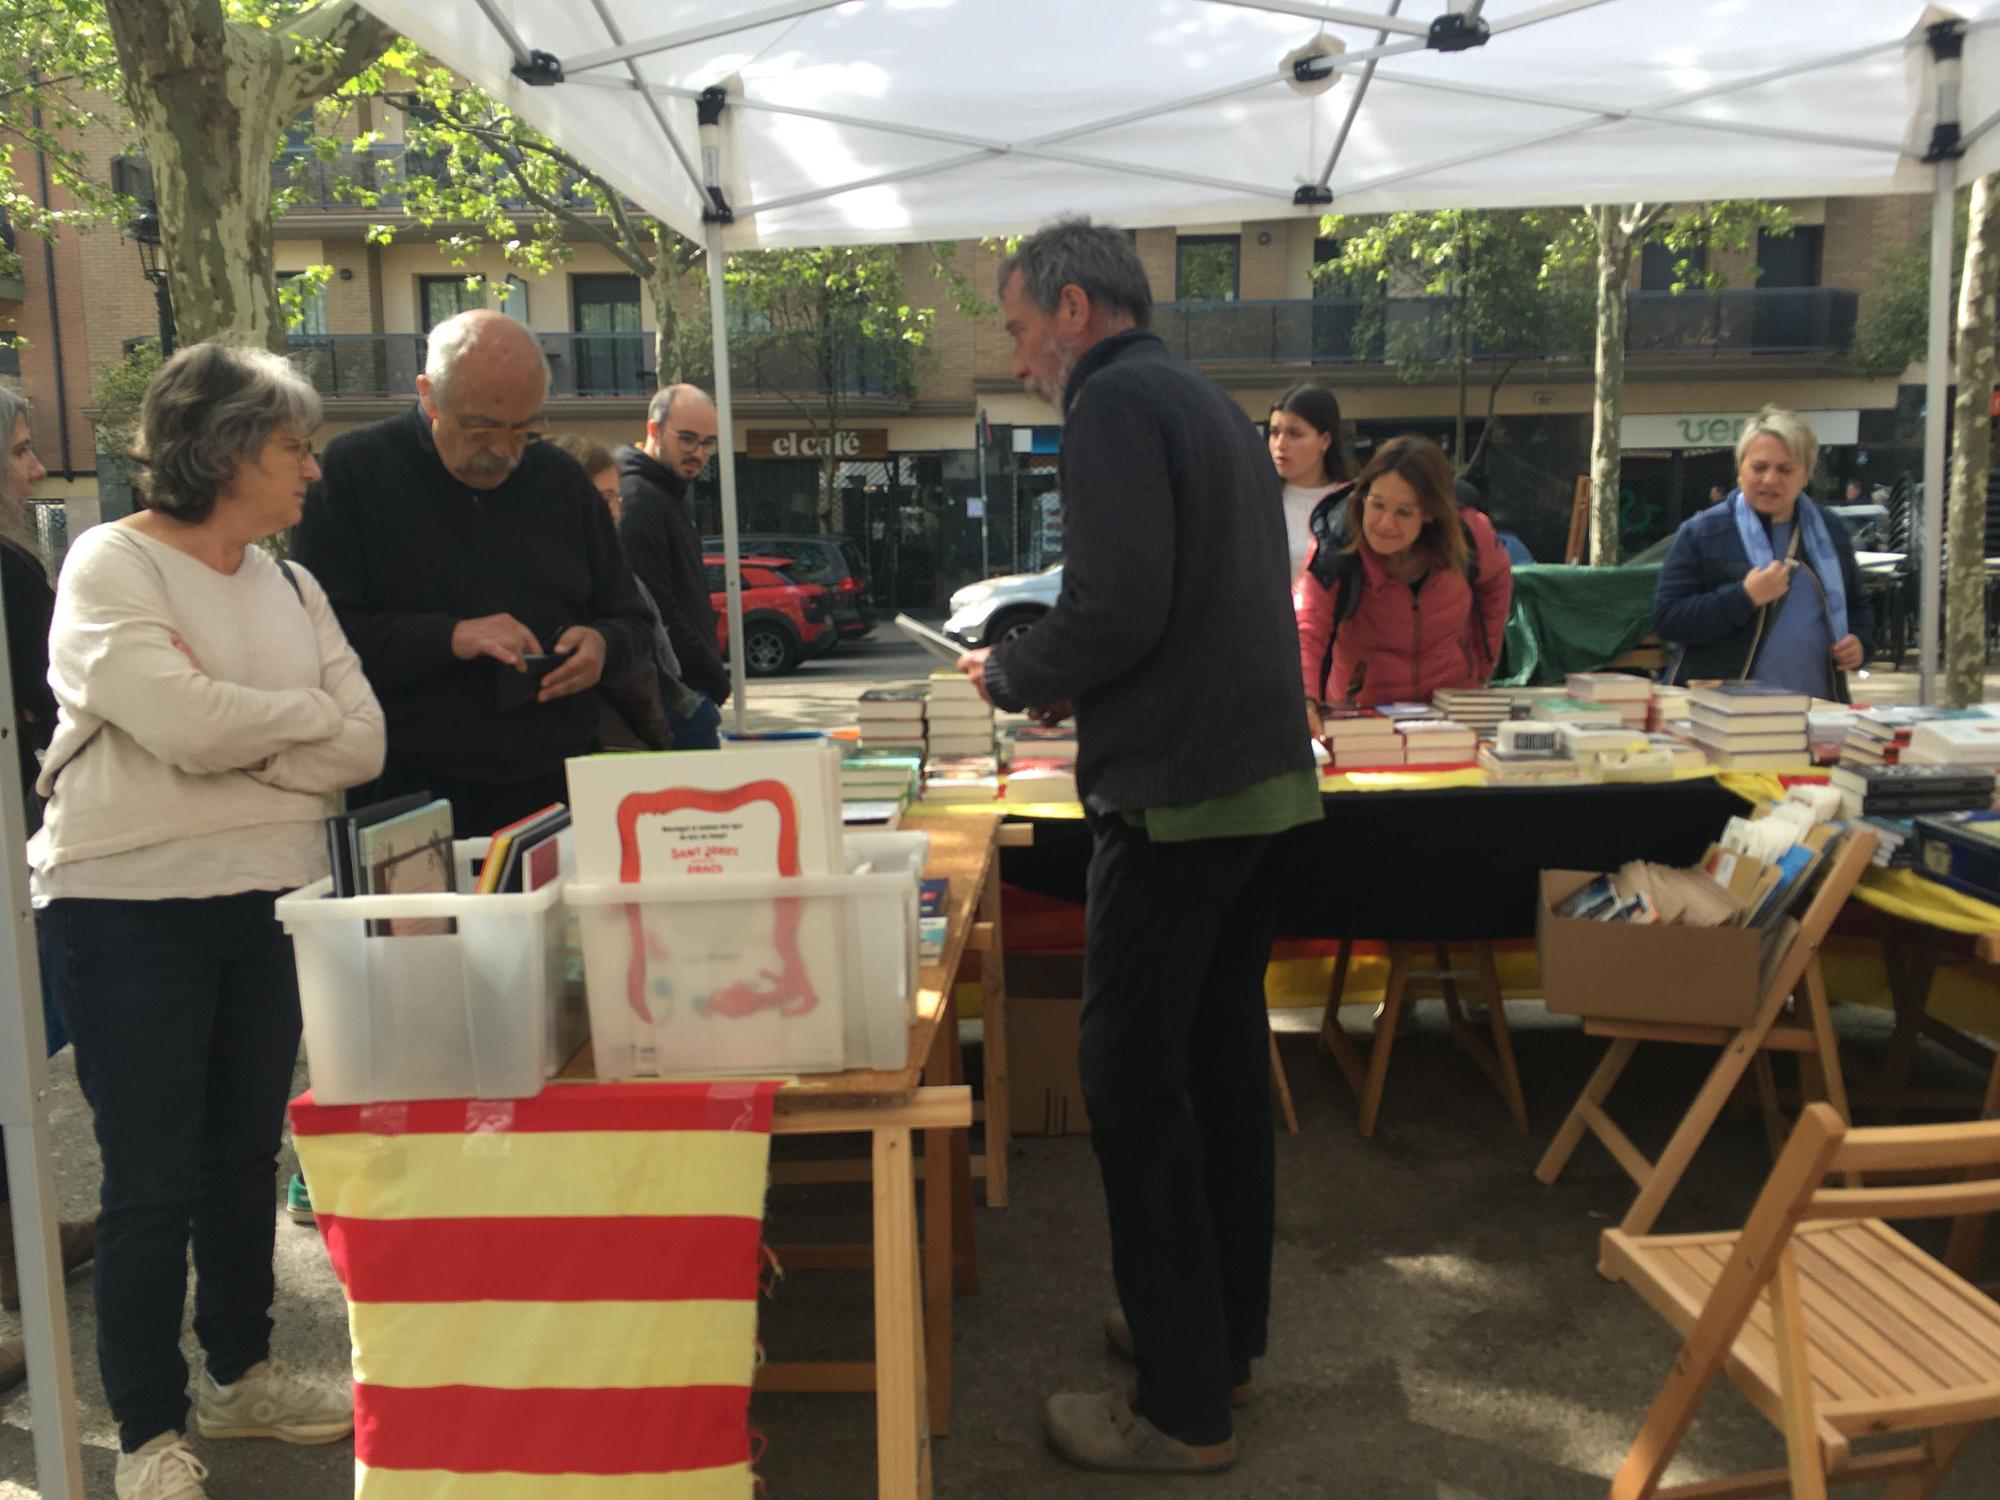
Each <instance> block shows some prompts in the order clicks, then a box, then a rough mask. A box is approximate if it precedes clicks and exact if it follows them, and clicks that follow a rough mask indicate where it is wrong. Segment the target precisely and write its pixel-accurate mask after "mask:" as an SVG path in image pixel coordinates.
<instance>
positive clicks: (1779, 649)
mask: <svg viewBox="0 0 2000 1500" xmlns="http://www.w3.org/2000/svg"><path fill="white" fill-rule="evenodd" d="M1818 457H1819V439H1818V438H1816V437H1815V436H1813V430H1812V429H1811V428H1810V427H1808V426H1807V425H1806V424H1805V422H1804V421H1803V420H1802V419H1801V418H1800V417H1799V415H1798V414H1797V413H1796V412H1791V411H1786V410H1785V409H1784V408H1783V407H1778V406H1767V407H1765V408H1764V409H1763V410H1762V411H1760V412H1758V413H1757V415H1756V416H1755V417H1754V418H1752V419H1751V420H1750V421H1749V422H1747V423H1745V424H1744V427H1743V434H1742V436H1741V437H1739V438H1737V440H1736V485H1737V487H1736V489H1735V490H1733V491H1732V492H1731V493H1730V495H1729V498H1728V499H1727V500H1724V501H1722V502H1721V503H1720V504H1718V505H1711V506H1710V507H1709V508H1708V509H1707V510H1704V511H1702V512H1701V513H1700V514H1699V515H1697V516H1694V517H1692V518H1691V519H1689V520H1688V521H1686V522H1685V523H1683V524H1682V526H1681V529H1680V531H1679V533H1678V534H1677V535H1676V536H1675V537H1674V544H1673V546H1672V548H1671V549H1669V551H1668V552H1667V560H1666V562H1665V563H1663V564H1662V565H1661V567H1660V582H1659V586H1658V588H1657V590H1656V591H1655V593H1654V595H1653V629H1654V630H1656V631H1657V632H1659V634H1660V635H1662V636H1664V637H1665V638H1666V639H1667V640H1669V641H1672V642H1674V643H1675V644H1676V645H1677V646H1678V647H1679V648H1680V649H1679V652H1678V653H1677V654H1676V656H1675V658H1674V662H1673V666H1672V667H1671V669H1670V670H1669V672H1668V674H1667V675H1668V680H1669V681H1672V682H1692V681H1698V680H1701V679H1704V678H1718V677H1719V678H1728V679H1740V678H1751V677H1754V678H1756V679H1757V680H1758V681H1759V682H1768V683H1770V684H1772V685H1773V686H1776V687H1783V688H1789V689H1791V690H1792V691H1793V692H1798V693H1810V694H1812V695H1813V696H1814V697H1816V698H1837V699H1839V700H1841V701H1842V702H1845V701H1846V700H1847V681H1846V676H1845V674H1846V673H1847V672H1849V671H1852V670H1853V669H1854V668H1856V667H1858V666H1860V665H1861V664H1862V663H1863V662H1864V661H1866V660H1867V659H1868V652H1869V649H1870V647H1871V646H1872V645H1873V643H1874V635H1875V614H1874V611H1873V610H1872V609H1871V608H1870V607H1869V604H1868V596H1867V594H1866V593H1865V592H1864V591H1863V590H1862V587H1861V575H1860V573H1859V571H1858V570H1857V569H1856V568H1855V565H1854V544H1853V543H1852V542H1851V541H1849V540H1848V536H1847V528H1846V527H1844V526H1843V525H1841V523H1840V518H1839V517H1837V516H1833V515H1829V514H1827V513H1826V512H1825V511H1823V510H1821V509H1820V508H1819V507H1818V506H1817V505H1815V504H1813V502H1812V501H1811V500H1810V499H1809V498H1807V496H1806V495H1804V494H1803V493H1801V491H1802V490H1803V488H1804V486H1805V482H1806V476H1807V475H1809V474H1810V473H1812V469H1813V463H1814V461H1815V460H1816V459H1817V458H1818Z"/></svg>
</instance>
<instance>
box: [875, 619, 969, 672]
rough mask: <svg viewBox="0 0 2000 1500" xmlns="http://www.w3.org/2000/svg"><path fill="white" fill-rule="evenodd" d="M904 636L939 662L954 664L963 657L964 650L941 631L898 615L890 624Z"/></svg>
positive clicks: (919, 621)
mask: <svg viewBox="0 0 2000 1500" xmlns="http://www.w3.org/2000/svg"><path fill="white" fill-rule="evenodd" d="M892 623H893V624H894V625H895V627H896V628H897V629H898V630H900V631H902V632H903V634H904V635H906V636H908V637H909V638H910V639H911V640H913V641H915V642H916V643H917V644H918V645H919V646H922V647H923V648H924V649H925V650H926V651H928V652H930V654H931V655H933V656H935V657H937V658H938V660H940V661H948V662H952V663H954V664H955V663H956V662H957V661H958V659H959V658H960V657H961V656H963V655H965V651H966V648H965V647H963V646H961V645H959V643H958V642H957V641H955V640H953V639H952V638H951V637H950V636H948V635H946V634H945V633H944V632H943V631H941V630H933V629H931V627H930V626H928V625H926V624H924V622H923V621H921V620H913V619H911V618H910V617H909V616H908V615H903V614H899V615H897V616H896V618H895V620H894V621H893V622H892Z"/></svg>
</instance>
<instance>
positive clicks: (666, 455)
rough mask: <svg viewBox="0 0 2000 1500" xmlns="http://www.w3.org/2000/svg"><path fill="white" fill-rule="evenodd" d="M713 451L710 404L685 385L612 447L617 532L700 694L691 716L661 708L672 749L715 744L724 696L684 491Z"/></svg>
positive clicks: (725, 682)
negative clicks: (634, 436)
mask: <svg viewBox="0 0 2000 1500" xmlns="http://www.w3.org/2000/svg"><path fill="white" fill-rule="evenodd" d="M715 450H716V436H715V405H714V403H713V402H711V401H710V400H709V399H708V397H707V396H706V395H705V394H703V393H702V392H701V391H700V390H699V389H697V388H696V387H694V386H691V385H671V386H668V387H667V388H666V389H665V390H663V391H656V392H654V393H653V400H652V404H651V405H649V406H648V407H647V408H646V437H645V440H644V441H643V442H641V443H640V444H639V446H638V447H636V448H620V449H619V450H618V488H619V492H620V494H621V495H623V497H624V501H625V513H624V516H623V517H622V518H621V519H620V521H619V523H618V534H619V536H620V538H621V539H623V541H624V543H625V551H626V553H627V554H628V555H629V556H630V557H631V559H632V571H633V572H634V573H636V574H638V576H639V581H640V582H641V583H643V584H645V585H646V591H647V592H648V593H650V594H651V595H652V596H653V601H654V603H656V604H658V605H659V607H660V618H661V619H662V620H663V621H664V622H665V623H666V627H667V638H668V639H669V640H671V641H672V642H673V645H674V654H675V655H676V656H678V657H679V658H680V662H681V675H682V677H683V678H684V679H685V680H686V682H687V684H688V686H689V687H691V688H693V689H694V690H695V691H696V692H697V693H699V694H701V698H702V701H701V703H700V704H699V705H698V706H697V707H696V709H695V710H694V712H693V713H691V714H688V715H685V716H683V715H681V714H677V713H674V712H672V711H671V710H669V712H668V717H669V719H670V720H671V721H672V723H673V730H674V748H675V749H677V750H713V749H715V748H716V746H717V745H718V744H719V743H720V739H719V736H718V729H719V727H720V725H721V722H722V716H721V712H720V710H721V707H722V705H723V704H724V703H727V702H728V701H729V665H728V663H726V662H725V661H723V659H722V652H721V651H720V650H719V649H717V647H716V643H715V610H714V607H713V606H712V605H710V603H709V588H708V568H707V566H706V564H705V563H704V561H703V550H702V545H701V532H700V531H699V530H698V529H697V528H696V526H695V524H694V511H693V508H692V506H691V505H690V504H689V502H688V493H687V487H688V485H689V483H690V482H691V481H692V480H693V479H694V478H695V477H696V476H697V475H698V474H700V473H701V471H702V466H703V465H705V464H706V463H707V462H708V457H709V455H710V454H711V453H713V452H715Z"/></svg>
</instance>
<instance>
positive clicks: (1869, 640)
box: [1653, 495, 1875, 691]
mask: <svg viewBox="0 0 2000 1500" xmlns="http://www.w3.org/2000/svg"><path fill="white" fill-rule="evenodd" d="M1799 504H1800V505H1811V504H1812V501H1810V500H1808V499H1807V498H1806V497H1805V496H1804V495H1801V496H1799ZM1820 517H1821V518H1822V519H1823V520H1824V521H1825V522H1826V529H1827V531H1828V533H1829V534H1830V535H1831V536H1832V537H1833V550H1834V551H1835V552H1836V553H1838V554H1839V556H1840V583H1841V587H1842V588H1843V589H1845V590H1846V592H1847V628H1848V630H1850V631H1851V632H1853V634H1854V635H1855V637H1856V638H1857V639H1859V640H1860V642H1861V659H1862V660H1863V661H1867V660H1868V659H1869V658H1870V657H1871V656H1873V655H1874V654H1875V610H1874V606H1873V605H1871V604H1870V603H1869V602H1868V591H1867V590H1866V589H1865V588H1863V587H1862V583H1861V570H1860V569H1859V568H1857V567H1856V566H1855V563H1854V543H1853V542H1852V541H1850V540H1849V539H1848V535H1847V527H1846V526H1845V525H1843V524H1842V523H1841V519H1840V517H1839V516H1836V515H1834V514H1832V513H1831V512H1829V511H1828V510H1826V509H1825V508H1824V507H1821V509H1820ZM1769 529H1770V523H1769V522H1768V521H1767V522H1765V530H1767V531H1768V530H1769ZM1799 556H1800V559H1801V564H1802V565H1803V560H1804V557H1805V549H1804V548H1803V547H1801V548H1800V550H1799ZM1749 571H1750V554H1749V553H1747V552H1745V551H1744V550H1743V538H1742V537H1740V536H1738V535H1737V533H1736V518H1735V516H1734V515H1733V514H1732V513H1731V510H1730V504H1729V502H1727V501H1725V502H1724V503H1722V504H1720V505H1711V506H1709V507H1708V509H1706V510H1704V511H1700V512H1698V513H1697V514H1695V515H1693V516H1691V517H1689V518H1688V519H1687V520H1686V521H1684V522H1683V523H1682V524H1681V529H1680V530H1679V531H1678V532H1676V533H1675V534H1674V544H1673V546H1671V547H1669V548H1668V549H1667V557H1666V561H1665V562H1663V563H1661V564H1660V581H1659V582H1658V583H1657V584H1656V585H1654V590H1653V629H1654V630H1655V631H1656V632H1658V633H1659V635H1660V636H1661V637H1662V638H1663V639H1666V640H1669V641H1672V642H1673V643H1674V644H1675V645H1676V646H1678V647H1679V648H1680V650H1679V653H1678V654H1677V655H1676V657H1675V659H1674V663H1673V667H1672V670H1671V672H1670V674H1669V678H1670V680H1671V681H1674V682H1692V681H1696V680H1698V679H1701V678H1708V677H1723V678H1739V677H1743V676H1745V675H1747V674H1748V670H1749V665H1750V653H1751V650H1752V649H1753V645H1754V643H1755V642H1756V641H1757V639H1758V626H1759V624H1760V622H1761V619H1762V616H1763V614H1764V612H1765V610H1768V609H1769V608H1770V606H1769V605H1765V606H1763V607H1762V608H1759V607H1758V606H1757V605H1756V604H1754V603H1752V602H1751V599H1750V596H1749V595H1748V594H1746V593H1744V592H1743V575H1744V574H1745V573H1747V572H1749ZM1792 587H1793V588H1811V587H1812V584H1811V583H1810V582H1808V581H1807V580H1805V579H1803V578H1796V577H1795V578H1794V579H1793V581H1792ZM1828 644H1829V645H1830V644H1831V642H1829V643H1828ZM1827 672H1828V674H1829V676H1830V677H1831V679H1832V681H1833V683H1834V686H1835V689H1836V691H1838V689H1839V687H1840V685H1841V680H1842V679H1841V676H1840V674H1838V673H1836V672H1834V670H1833V667H1832V665H1831V664H1830V663H1829V665H1828V667H1827Z"/></svg>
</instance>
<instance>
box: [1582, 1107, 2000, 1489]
mask: <svg viewBox="0 0 2000 1500" xmlns="http://www.w3.org/2000/svg"><path fill="white" fill-rule="evenodd" d="M1915 1169H1927V1170H1932V1171H1936V1170H1940V1169H1942V1170H1946V1171H1951V1172H1953V1173H1954V1174H1966V1175H1961V1180H1956V1181H1949V1182H1941V1183H1930V1184H1926V1185H1923V1186H1915V1187H1911V1186H1896V1187H1874V1188H1853V1187H1828V1186H1826V1185H1825V1184H1826V1180H1827V1178H1828V1177H1829V1176H1830V1175H1831V1174H1835V1173H1840V1174H1844V1175H1845V1176H1846V1177H1847V1178H1848V1179H1849V1180H1854V1179H1855V1178H1858V1177H1859V1176H1860V1175H1861V1174H1863V1173H1874V1172H1904V1171H1910V1170H1915ZM1968 1169H1969V1174H1968ZM1995 1209H2000V1121H1973V1122H1967V1123H1964V1124H1958V1125H1928V1126H1886V1127H1878V1128H1875V1129H1868V1130H1850V1129H1849V1128H1848V1127H1847V1125H1846V1124H1845V1123H1844V1122H1843V1121H1842V1119H1841V1117H1840V1115H1839V1114H1838V1113H1837V1112H1836V1111H1835V1110H1834V1109H1833V1108H1832V1107H1831V1106H1829V1105H1826V1104H1818V1103H1816V1104H1810V1105H1808V1106H1806V1109H1805V1112H1804V1114H1803V1115H1802V1116H1801V1117H1800V1120H1799V1125H1798V1128H1797V1129H1796V1130H1794V1131H1793V1132H1792V1137H1791V1141H1790V1143H1789V1144H1788V1145H1787V1146H1786V1147H1785V1149H1784V1152H1783V1153H1782V1155H1780V1157H1779V1159H1778V1164H1777V1166H1776V1168H1774V1169H1773V1171H1772V1173H1771V1176H1770V1178H1769V1180H1768V1181H1767V1182H1766V1184H1765V1186H1764V1191H1763V1192H1762V1193H1761V1194H1759V1195H1758V1198H1757V1202H1756V1205H1755V1207H1753V1208H1752V1209H1751V1211H1750V1216H1749V1218H1748V1219H1747V1220H1746V1221H1745V1222H1744V1225H1743V1228H1742V1230H1741V1231H1738V1232H1733V1233H1723V1234H1669V1235H1651V1236H1641V1235H1634V1234H1630V1233H1628V1232H1626V1231H1625V1230H1622V1229H1611V1230H1606V1231H1605V1234H1604V1238H1603V1246H1602V1255H1603V1259H1602V1263H1601V1264H1600V1266H1599V1269H1600V1270H1602V1271H1604V1272H1605V1274H1607V1275H1609V1276H1611V1277H1613V1279H1615V1280H1620V1281H1624V1282H1627V1283H1629V1284H1630V1285H1631V1287H1632V1289H1633V1290H1634V1291H1636V1292H1637V1293H1638V1294H1639V1295H1640V1296H1641V1297H1643V1298H1644V1299H1645V1300H1646V1302H1647V1304H1648V1305H1649V1306H1650V1307H1652V1308H1653V1310H1654V1311H1655V1312H1657V1313H1659V1314H1660V1316H1661V1317H1663V1318H1665V1319H1666V1320H1667V1322H1669V1323H1670V1324H1672V1325H1673V1326H1674V1328H1675V1329H1676V1330H1677V1331H1678V1332H1680V1333H1681V1334H1682V1335H1683V1337H1684V1340H1685V1342H1684V1343H1683V1344H1682V1346H1681V1351H1680V1354H1679V1355H1678V1357H1677V1358H1676V1359H1675V1360H1674V1365H1673V1369H1672V1371H1671V1372H1670V1373H1669V1374H1668V1376H1667V1379H1666V1383H1665V1385H1664V1386H1662V1387H1661V1390H1660V1394H1659V1396H1658V1397H1657V1398H1656V1399H1655V1400H1654V1402H1653V1408H1652V1411H1651V1412H1650V1413H1648V1415H1647V1417H1646V1422H1645V1425H1644V1426H1643V1427H1642V1428H1641V1429H1640V1431H1639V1436H1638V1438H1637V1440H1636V1441H1635V1442H1634V1443H1633V1444H1632V1447H1631V1450H1630V1451H1629V1452H1628V1453H1627V1454H1626V1455H1625V1462H1624V1464H1623V1466H1622V1467H1621V1468H1620V1469H1619V1470H1618V1473H1617V1476H1616V1477H1615V1478H1614V1479H1613V1480H1612V1481H1611V1500H1653V1497H1660V1500H1667V1497H1675V1496H1678V1497H1682V1500H1694V1497H1697V1496H1699V1497H1701V1500H1722V1497H1725V1496H1747V1495H1791V1496H1793V1497H1794V1500H1824V1496H1825V1495H1826V1492H1827V1486H1828V1484H1830V1483H1831V1484H1843V1483H1848V1482H1850V1481H1856V1480H1864V1479H1866V1480H1876V1481H1882V1480H1888V1481H1889V1484H1888V1487H1887V1488H1886V1489H1885V1490H1883V1491H1882V1495H1883V1500H1927V1497H1929V1496H1931V1495H1933V1494H1934V1493H1935V1492H1936V1490H1937V1487H1938V1486H1939V1485H1940V1484H1941V1483H1942V1482H1943V1481H1944V1477H1945V1475H1946V1474H1947V1473H1948V1472H1949V1471H1950V1469H1951V1466H1952V1463H1953V1462H1954V1461H1955V1460H1956V1459H1957V1457H1958V1454H1959V1451H1960V1450H1961V1449H1962V1448H1964V1446H1965V1444H1966V1443H1967V1441H1968V1440H1969V1439H1971V1437H1972V1436H1973V1435H1974V1434H1975V1433H1976V1432H1977V1430H1978V1429H1979V1427H1980V1426H1981V1425H1982V1424H1983V1423H1986V1422H1990V1421H1992V1420H1994V1419H1995V1418H1996V1417H2000V1303H1996V1302H1995V1301H1994V1300H1993V1299H1992V1298H1991V1297H1990V1296H1988V1295H1986V1294H1985V1293H1984V1292H1981V1291H1980V1290H1979V1289H1977V1288H1976V1287H1974V1286H1973V1285H1972V1284H1971V1283H1970V1282H1969V1281H1967V1280H1966V1276H1965V1273H1966V1272H1968V1271H1969V1270H1970V1269H1971V1268H1970V1267H1969V1266H1966V1265H1959V1266H1956V1267H1954V1266H1952V1265H1948V1264H1945V1263H1944V1262H1940V1261H1938V1260H1936V1259H1934V1258H1932V1257H1931V1256H1930V1255H1927V1254H1926V1253H1925V1252H1924V1251H1923V1250H1921V1249H1919V1248H1918V1247H1917V1246H1916V1245H1914V1244H1912V1243H1911V1242H1910V1241H1909V1240H1907V1239H1905V1238H1904V1237H1903V1236H1902V1235H1901V1234H1899V1233H1897V1232H1896V1231H1895V1230H1894V1229H1891V1228H1890V1227H1889V1226H1888V1225H1887V1224H1886V1223H1884V1222H1883V1220H1884V1219H1913V1218H1957V1219H1959V1221H1960V1225H1961V1226H1963V1225H1964V1224H1966V1223H1967V1222H1969V1221H1972V1219H1973V1216H1978V1218H1981V1219H1983V1218H1984V1217H1985V1216H1987V1215H1990V1214H1991V1213H1992V1212H1993V1211H1994V1210H1995ZM1724 1373H1726V1374H1727V1375H1728V1376H1729V1378H1730V1379H1731V1380H1732V1381H1733V1382H1734V1383H1735V1385H1736V1386H1737V1388H1738V1389H1739V1390H1741V1391H1742V1392H1743V1394H1744V1395H1745V1396H1747V1397H1748V1398H1749V1399H1750V1401H1751V1403H1752V1404H1753V1405H1755V1406H1756V1407H1757V1408H1758V1409H1759V1410H1760V1411H1762V1412H1763V1413H1764V1415H1765V1416H1767V1417H1769V1418H1770V1419H1771V1421H1772V1422H1773V1423H1774V1424H1775V1425H1776V1426H1777V1427H1778V1428H1779V1429H1780V1431H1782V1433H1783V1434H1784V1439H1785V1460H1786V1461H1785V1467H1784V1468H1782V1469H1769V1470H1763V1471H1760V1472H1757V1473H1752V1474H1743V1475H1738V1476H1734V1477H1731V1478H1728V1479H1714V1480H1707V1481H1704V1482H1701V1483H1695V1484H1682V1485H1676V1486H1673V1487H1671V1488H1663V1487H1662V1486H1661V1483H1660V1481H1661V1478H1662V1476H1663V1475H1664V1474H1665V1473H1666V1470H1667V1466H1668V1465H1669V1464H1670V1463H1671V1462H1672V1461H1673V1457H1674V1453H1675V1451H1676V1450H1677V1449H1678V1448H1679V1446H1680V1444H1681V1441H1682V1440H1683V1439H1684V1438H1685V1437H1686V1436H1687V1433H1688V1429H1689V1428H1690V1426H1691V1425H1692V1424H1693V1421H1694V1415H1695V1411H1696V1409H1697V1408H1698V1407H1699V1406H1700V1405H1701V1402H1702V1399H1703V1398H1704V1397H1705V1396H1706V1395H1707V1393H1708V1390H1709V1387H1710V1386H1712V1385H1713V1384H1714V1383H1715V1379H1716V1377H1717V1376H1718V1375H1721V1374H1724ZM1889 1434H1921V1436H1920V1437H1919V1439H1918V1441H1916V1442H1915V1443H1914V1444H1909V1443H1906V1444H1904V1445H1902V1446H1898V1447H1895V1448H1891V1449H1887V1450H1882V1449H1873V1450H1870V1451H1866V1452H1857V1451H1856V1449H1855V1447H1854V1444H1855V1442H1856V1440H1857V1439H1864V1438H1874V1437H1881V1436H1886V1435H1889Z"/></svg>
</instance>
